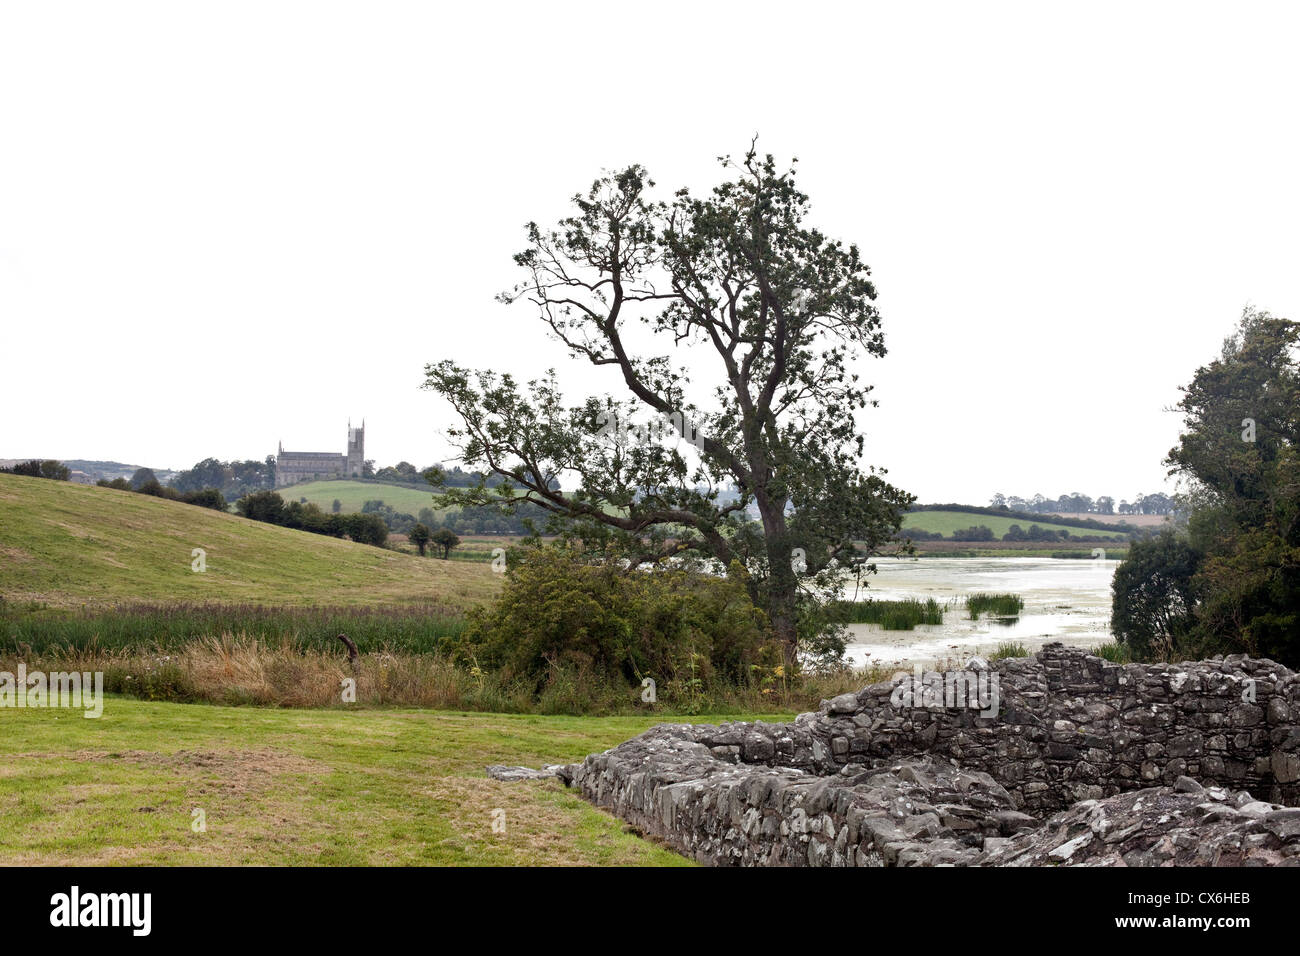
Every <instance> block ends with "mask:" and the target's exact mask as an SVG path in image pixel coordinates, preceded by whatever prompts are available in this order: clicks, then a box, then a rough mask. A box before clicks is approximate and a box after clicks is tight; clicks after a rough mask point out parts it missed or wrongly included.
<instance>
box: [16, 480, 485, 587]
mask: <svg viewBox="0 0 1300 956" xmlns="http://www.w3.org/2000/svg"><path fill="white" fill-rule="evenodd" d="M194 548H203V549H204V550H205V551H206V552H207V570H206V571H205V572H203V573H196V572H194V571H193V570H191V566H190V565H191V551H192V549H194ZM497 584H498V581H497V576H496V575H494V574H492V572H491V570H490V568H489V567H487V566H486V565H482V564H470V563H461V562H452V561H437V560H433V559H428V558H425V559H422V558H418V557H415V556H413V555H408V554H399V553H397V552H394V551H388V550H384V549H381V548H374V547H370V546H368V545H362V544H355V543H353V542H350V541H342V540H339V539H336V538H329V537H325V536H323V535H315V534H309V533H306V532H303V531H294V530H291V529H288V528H279V527H276V526H274V525H268V524H262V523H259V522H255V521H249V520H247V519H244V518H240V517H238V516H236V515H232V514H221V513H219V512H216V511H212V510H209V509H206V508H198V507H195V506H193V505H186V504H182V503H180V502H175V501H165V500H163V499H160V498H153V497H149V496H147V495H138V494H134V493H133V492H129V491H118V490H116V489H112V488H98V487H93V486H85V485H74V484H70V483H68V482H64V481H47V480H44V479H39V478H23V477H18V476H14V475H0V597H3V598H4V599H5V600H6V601H9V602H23V601H37V602H42V603H46V604H49V605H52V606H55V607H76V606H80V605H83V604H90V605H100V606H103V605H111V604H119V603H138V602H168V603H171V602H208V601H220V602H228V603H258V604H268V605H280V606H302V605H330V606H362V605H375V604H388V605H401V604H443V605H446V606H447V607H449V608H464V607H468V606H471V605H473V604H477V603H479V602H481V601H483V600H484V599H486V598H488V597H490V596H491V595H492V594H493V593H495V590H496V587H497Z"/></svg>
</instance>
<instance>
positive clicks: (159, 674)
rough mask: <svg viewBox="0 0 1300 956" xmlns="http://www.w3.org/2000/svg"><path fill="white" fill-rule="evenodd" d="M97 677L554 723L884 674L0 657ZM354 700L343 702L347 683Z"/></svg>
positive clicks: (250, 653)
mask: <svg viewBox="0 0 1300 956" xmlns="http://www.w3.org/2000/svg"><path fill="white" fill-rule="evenodd" d="M20 661H21V662H22V663H25V664H26V666H27V669H28V671H29V672H32V671H36V670H42V671H83V672H84V671H92V672H93V671H102V672H103V673H104V686H105V690H106V691H108V692H109V693H119V694H127V695H129V696H133V697H138V698H140V699H143V700H169V701H177V702H187V703H188V702H204V703H214V704H228V705H230V704H233V705H255V706H269V707H294V708H349V709H350V708H355V707H358V706H359V707H418V708H427V709H433V710H458V711H493V712H498V713H556V714H560V713H563V714H619V713H622V714H635V713H661V714H665V715H669V714H687V715H689V714H692V713H695V712H698V711H700V710H717V709H726V710H739V711H744V710H750V711H770V710H774V709H775V710H794V711H804V710H811V709H815V708H816V707H817V705H818V704H819V703H820V701H821V700H822V699H824V698H829V697H833V696H835V695H836V694H841V693H844V692H845V691H853V690H858V689H859V688H861V687H863V686H865V685H866V684H869V683H873V682H875V681H878V680H884V679H886V678H887V677H888V676H889V673H888V672H887V671H883V670H880V669H878V668H874V669H871V670H868V671H857V672H850V671H843V672H839V673H835V674H830V675H814V674H808V675H802V676H800V677H797V678H795V679H792V680H789V681H781V682H776V683H769V685H768V686H767V687H766V688H764V687H760V686H758V685H757V684H754V685H746V686H734V685H722V686H714V687H710V688H706V689H705V690H704V691H703V692H701V693H695V694H693V695H692V696H691V697H689V698H682V699H676V698H673V697H671V696H670V694H671V691H670V690H666V689H665V688H661V689H660V701H659V704H658V705H657V706H656V707H654V708H651V707H648V706H646V705H645V704H643V703H641V701H640V692H641V690H640V688H639V687H633V686H621V685H619V686H613V685H611V683H610V682H608V681H604V680H600V679H598V678H596V677H595V676H594V675H591V674H587V673H579V672H575V671H571V670H562V669H557V670H556V671H555V673H554V674H553V676H552V680H551V682H550V683H549V684H548V685H547V686H545V687H543V688H542V690H541V691H540V693H539V692H538V690H537V688H536V686H535V685H534V684H532V683H531V682H522V681H512V680H510V679H508V678H506V677H503V676H502V675H500V674H496V673H492V672H486V671H479V670H477V669H476V668H474V667H472V666H465V665H464V664H458V663H456V662H455V661H453V660H452V659H451V658H450V657H448V656H446V655H443V654H429V653H426V654H413V653H399V652H392V651H378V652H374V653H368V654H361V655H360V656H359V658H358V660H357V664H356V668H355V670H354V669H353V667H352V666H351V665H350V664H349V662H348V660H347V658H346V657H345V656H344V653H343V649H342V645H340V646H339V650H338V651H336V652H335V651H326V650H321V649H315V648H303V647H302V646H300V645H295V644H293V643H291V642H290V641H289V640H287V639H286V640H281V641H278V642H276V641H266V640H260V639H257V638H250V637H246V636H240V635H234V634H230V633H225V634H222V635H221V636H219V637H201V638H196V639H194V640H192V641H190V642H189V643H188V644H186V645H184V646H183V647H181V648H179V649H176V650H168V651H141V650H138V649H125V650H120V649H103V648H95V647H92V648H85V649H77V648H63V649H59V650H51V651H49V652H47V653H43V654H30V653H21V654H20V653H15V652H12V651H11V652H7V653H0V670H8V671H15V670H16V669H17V666H18V664H19V662H20ZM348 681H353V682H355V684H354V688H355V699H354V700H345V699H344V696H345V691H346V690H350V689H351V688H349V687H348V685H347V682H348Z"/></svg>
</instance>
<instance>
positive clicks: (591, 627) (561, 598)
mask: <svg viewBox="0 0 1300 956" xmlns="http://www.w3.org/2000/svg"><path fill="white" fill-rule="evenodd" d="M770 637H771V635H770V633H769V631H768V628H767V626H766V619H765V617H764V615H763V614H762V613H761V612H760V611H758V610H757V609H756V608H755V607H754V605H753V603H752V602H751V600H750V598H749V594H748V591H747V590H746V588H745V585H744V583H743V581H741V580H739V578H738V577H737V576H736V575H734V574H733V575H732V576H730V577H727V578H716V577H710V576H707V575H702V574H698V573H694V572H689V571H685V570H681V569H656V570H653V571H640V570H628V569H626V568H623V567H621V566H617V565H612V564H590V563H586V562H584V561H582V560H580V559H578V558H577V557H576V556H574V555H573V554H572V553H571V552H568V551H566V550H565V549H563V548H560V547H554V546H552V547H541V548H534V549H530V550H529V551H528V552H526V553H525V555H524V557H523V559H522V560H521V561H520V562H519V563H518V564H517V565H515V566H514V567H513V568H512V569H511V571H510V572H509V574H508V576H507V578H506V582H505V586H504V588H503V589H502V592H501V594H500V596H499V597H498V599H497V600H496V602H495V603H494V604H492V605H491V606H490V607H488V608H486V609H482V610H480V611H477V612H475V613H474V614H473V615H472V616H471V618H470V623H469V626H468V627H467V628H466V631H465V635H464V638H463V641H462V644H461V648H460V650H461V653H462V655H463V657H464V658H465V659H470V658H472V659H473V660H474V661H475V662H476V663H477V664H481V665H482V666H484V667H490V668H497V669H501V670H502V671H503V672H504V674H505V676H506V677H507V679H511V678H520V679H526V680H527V681H529V682H531V684H532V686H533V687H534V688H535V689H536V690H537V691H539V692H541V691H542V690H544V688H545V686H546V685H547V683H548V682H549V679H550V678H551V677H552V676H553V674H554V673H556V669H557V668H560V669H565V670H564V672H565V673H566V674H567V675H568V676H567V678H566V679H568V680H577V679H578V678H575V677H574V674H575V673H577V674H581V673H584V672H591V673H593V674H594V675H595V676H597V677H601V678H605V679H608V680H615V679H617V680H620V681H621V682H623V683H625V684H627V685H633V684H640V682H641V680H642V678H644V677H651V678H653V679H654V680H655V681H656V682H657V683H659V684H667V683H668V682H670V681H678V680H682V679H697V680H700V681H702V682H703V683H704V684H706V685H707V684H708V683H709V682H710V681H711V680H713V679H714V678H720V679H725V680H729V681H733V682H734V681H742V680H748V679H749V677H750V665H751V664H753V663H755V662H757V661H758V660H759V659H760V655H761V650H762V648H763V646H764V644H765V643H766V642H767V641H768V640H769V639H770Z"/></svg>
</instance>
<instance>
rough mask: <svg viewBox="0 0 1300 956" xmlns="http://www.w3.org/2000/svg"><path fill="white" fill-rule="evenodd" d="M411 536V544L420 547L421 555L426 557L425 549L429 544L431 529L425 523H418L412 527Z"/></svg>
mask: <svg viewBox="0 0 1300 956" xmlns="http://www.w3.org/2000/svg"><path fill="white" fill-rule="evenodd" d="M409 537H410V539H411V544H413V545H415V546H416V547H417V548H419V549H420V557H424V549H425V548H426V547H428V545H429V538H430V534H429V529H428V528H427V527H426V526H425V525H423V524H417V525H416V526H415V527H414V528H412V529H411V534H410V535H409Z"/></svg>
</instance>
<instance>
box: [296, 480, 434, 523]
mask: <svg viewBox="0 0 1300 956" xmlns="http://www.w3.org/2000/svg"><path fill="white" fill-rule="evenodd" d="M275 490H276V491H277V492H278V493H279V495H280V497H281V498H283V499H284V500H285V501H299V500H301V499H302V498H306V499H307V501H308V502H309V503H310V504H314V505H315V506H316V507H318V508H320V510H321V511H324V512H326V513H327V514H328V513H329V512H330V511H332V510H333V508H334V500H335V499H336V498H337V499H338V501H339V511H340V512H341V513H342V514H352V513H353V512H355V511H360V510H361V506H362V505H364V504H365V503H366V502H367V501H376V500H377V501H382V502H383V503H384V504H386V505H388V506H389V507H390V508H392V509H393V510H394V511H400V512H403V513H404V514H408V515H412V516H414V515H418V514H419V513H420V509H421V508H433V510H434V512H435V513H437V514H439V515H441V514H443V513H444V512H446V511H447V510H449V509H445V508H434V507H433V487H432V486H428V487H426V488H415V487H412V486H410V485H390V484H385V483H381V482H373V481H343V480H337V481H304V482H303V483H302V484H299V485H287V486H286V487H284V488H277V489H275Z"/></svg>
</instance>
